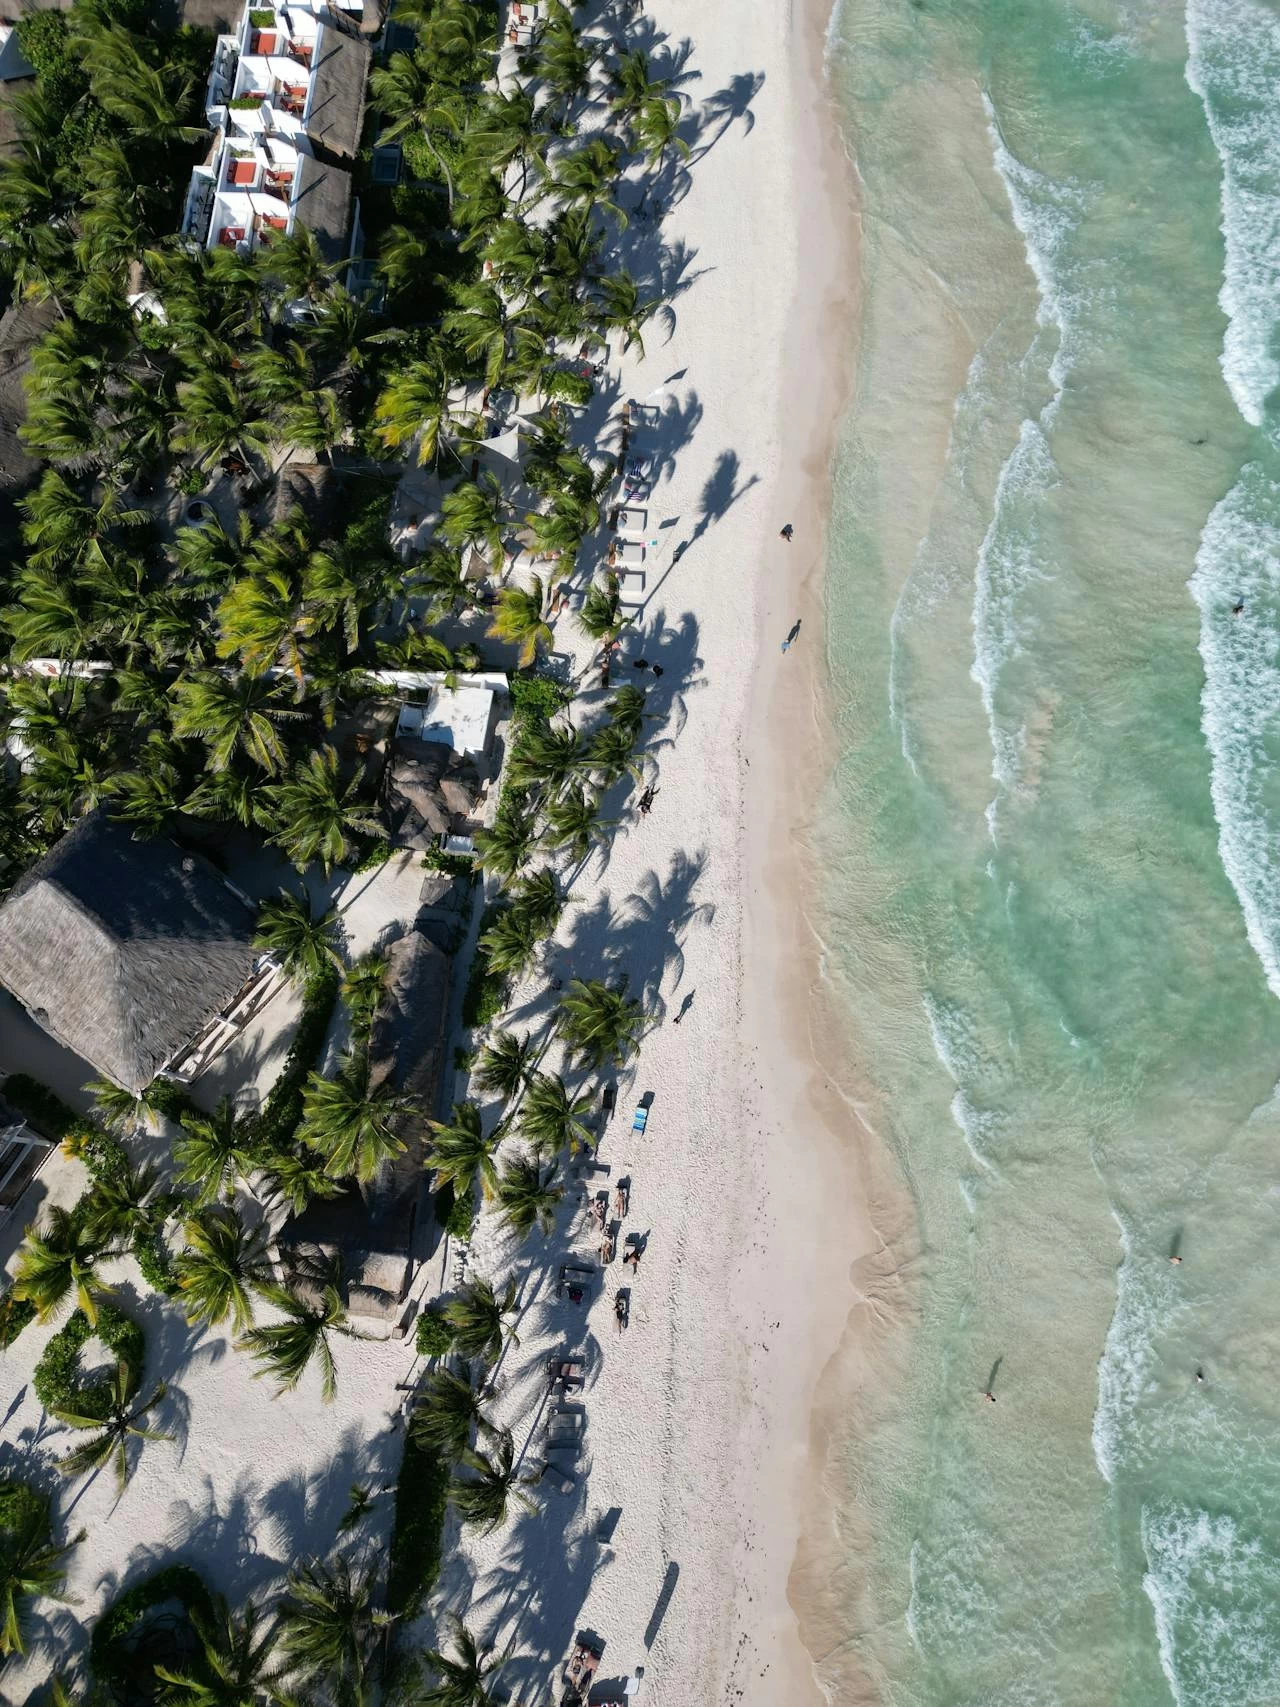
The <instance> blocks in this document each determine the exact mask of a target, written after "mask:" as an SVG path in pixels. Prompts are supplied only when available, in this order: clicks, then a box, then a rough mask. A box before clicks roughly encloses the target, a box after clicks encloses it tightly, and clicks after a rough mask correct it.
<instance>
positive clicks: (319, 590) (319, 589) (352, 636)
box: [302, 545, 403, 652]
mask: <svg viewBox="0 0 1280 1707" xmlns="http://www.w3.org/2000/svg"><path fill="white" fill-rule="evenodd" d="M393 565H394V568H393ZM402 580H403V569H402V567H401V565H400V564H399V563H396V562H395V560H394V559H390V560H388V559H385V558H382V557H380V556H378V555H376V554H374V553H372V552H367V551H366V552H358V551H351V550H348V549H346V548H345V547H343V546H341V545H332V546H329V547H328V548H326V549H325V550H323V551H316V552H313V553H312V554H311V557H310V559H309V561H308V563H307V566H306V570H305V572H304V574H303V577H302V593H303V598H304V600H305V603H306V617H305V622H304V625H305V632H306V633H308V634H316V633H319V634H325V633H328V632H330V631H332V632H334V633H337V634H341V636H342V640H343V642H344V644H345V645H346V648H347V651H348V652H355V651H357V650H358V649H359V646H360V638H361V635H360V631H361V627H362V626H365V627H369V628H372V627H376V625H377V620H378V617H379V615H380V614H381V612H382V609H383V607H384V606H385V605H386V603H387V600H388V597H389V595H391V594H393V593H395V592H397V591H399V587H400V584H401V582H402Z"/></svg>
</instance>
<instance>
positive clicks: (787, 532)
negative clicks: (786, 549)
mask: <svg viewBox="0 0 1280 1707" xmlns="http://www.w3.org/2000/svg"><path fill="white" fill-rule="evenodd" d="M795 531H796V530H795V528H794V527H792V525H791V523H790V522H788V523H787V525H786V527H784V528H783V530H782V532H781V534H779V536H778V537H779V538H780V539H785V540H786V542H787V544H788V545H790V544H791V536H792V534H793V533H794V532H795Z"/></svg>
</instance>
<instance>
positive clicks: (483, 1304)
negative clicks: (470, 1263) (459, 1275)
mask: <svg viewBox="0 0 1280 1707" xmlns="http://www.w3.org/2000/svg"><path fill="white" fill-rule="evenodd" d="M515 1301H516V1283H515V1281H514V1280H513V1281H511V1282H510V1283H509V1284H508V1286H507V1290H506V1291H505V1292H504V1293H503V1295H502V1297H501V1298H499V1297H498V1295H497V1293H496V1292H495V1291H494V1290H493V1287H492V1286H490V1284H489V1282H488V1281H487V1280H469V1281H468V1282H467V1284H466V1286H464V1287H463V1289H462V1291H461V1292H460V1293H459V1294H458V1296H457V1297H456V1298H451V1299H450V1300H449V1302H448V1303H447V1304H446V1305H445V1307H444V1319H445V1321H446V1322H448V1324H449V1326H450V1327H451V1328H452V1329H453V1345H454V1350H455V1351H456V1352H457V1353H458V1354H459V1356H461V1357H467V1358H473V1357H474V1358H481V1359H483V1360H484V1362H486V1363H493V1362H495V1361H496V1360H497V1357H498V1355H499V1353H500V1352H501V1350H502V1348H503V1346H504V1345H506V1343H507V1342H508V1340H510V1341H511V1343H512V1344H513V1345H519V1343H520V1341H519V1338H518V1336H517V1334H516V1331H515V1329H514V1327H512V1326H511V1325H510V1324H509V1323H508V1321H507V1317H508V1316H509V1315H510V1313H511V1311H512V1309H513V1307H514V1305H515Z"/></svg>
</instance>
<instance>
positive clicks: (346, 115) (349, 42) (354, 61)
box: [303, 19, 373, 225]
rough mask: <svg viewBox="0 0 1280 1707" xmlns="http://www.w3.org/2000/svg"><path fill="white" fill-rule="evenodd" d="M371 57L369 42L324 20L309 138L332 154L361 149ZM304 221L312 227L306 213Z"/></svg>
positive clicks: (315, 64) (314, 68)
mask: <svg viewBox="0 0 1280 1707" xmlns="http://www.w3.org/2000/svg"><path fill="white" fill-rule="evenodd" d="M372 58H373V52H372V49H371V48H370V46H369V44H368V42H365V41H360V40H358V39H357V38H355V37H353V36H349V35H345V34H344V33H343V30H342V26H341V25H340V24H338V23H336V22H330V21H329V19H326V20H325V22H324V24H323V26H322V28H321V31H320V40H319V42H318V44H317V47H316V52H315V56H314V58H313V59H312V61H311V99H310V103H309V105H308V107H307V135H308V136H309V137H310V138H311V140H312V141H313V142H317V143H319V144H320V146H321V147H322V148H327V149H328V150H329V152H330V153H331V154H341V155H344V156H345V157H346V158H347V159H353V158H354V157H355V153H356V150H357V149H358V148H359V146H360V129H361V126H362V125H363V123H364V100H365V85H366V84H367V83H368V81H369V66H370V63H371V61H372ZM303 218H304V220H306V223H307V224H308V225H310V224H311V221H310V220H309V219H307V218H306V215H305V214H304V215H303Z"/></svg>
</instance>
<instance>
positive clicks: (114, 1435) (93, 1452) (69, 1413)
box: [51, 1359, 173, 1499]
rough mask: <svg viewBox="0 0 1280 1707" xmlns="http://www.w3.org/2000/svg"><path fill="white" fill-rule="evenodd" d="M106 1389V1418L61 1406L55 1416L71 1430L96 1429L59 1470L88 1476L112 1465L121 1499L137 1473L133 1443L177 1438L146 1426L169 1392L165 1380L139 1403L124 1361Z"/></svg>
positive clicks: (135, 1385)
mask: <svg viewBox="0 0 1280 1707" xmlns="http://www.w3.org/2000/svg"><path fill="white" fill-rule="evenodd" d="M106 1386H107V1389H108V1392H109V1394H110V1398H109V1402H108V1407H107V1414H106V1416H105V1417H86V1416H81V1415H80V1414H79V1413H78V1412H77V1411H74V1410H69V1409H68V1410H61V1409H58V1408H57V1407H55V1408H54V1409H53V1411H52V1413H51V1414H52V1415H53V1416H55V1417H56V1418H57V1419H58V1421H59V1422H63V1423H66V1424H67V1426H68V1427H69V1428H86V1429H93V1430H94V1436H93V1439H92V1440H86V1441H85V1443H84V1445H83V1446H77V1447H75V1448H74V1449H73V1450H72V1451H70V1452H68V1453H67V1455H66V1457H65V1458H59V1460H58V1469H59V1470H60V1471H61V1472H62V1474H63V1475H64V1476H84V1475H87V1474H89V1473H90V1472H91V1471H94V1470H100V1469H102V1467H103V1466H104V1465H106V1464H111V1465H113V1466H114V1468H115V1473H116V1497H117V1499H118V1498H119V1497H120V1495H121V1494H123V1493H124V1490H125V1486H126V1484H127V1483H128V1480H129V1477H130V1475H131V1474H132V1471H133V1466H132V1464H131V1463H130V1446H131V1444H132V1443H133V1441H135V1440H172V1439H173V1436H172V1435H171V1434H165V1433H163V1432H162V1431H161V1430H159V1429H151V1428H144V1427H143V1426H142V1420H143V1418H144V1417H147V1416H149V1415H150V1414H151V1412H152V1411H154V1410H155V1408H156V1406H157V1405H158V1404H160V1403H161V1402H162V1401H163V1400H164V1398H165V1395H166V1394H167V1393H168V1391H169V1389H168V1388H167V1387H166V1386H165V1384H164V1382H163V1381H161V1382H159V1383H158V1385H157V1386H156V1388H155V1391H154V1392H153V1393H152V1395H151V1397H150V1398H149V1399H144V1400H142V1401H141V1402H139V1403H135V1399H136V1396H137V1387H138V1383H137V1379H136V1377H135V1376H134V1375H133V1372H132V1371H131V1370H130V1368H129V1365H128V1364H127V1363H126V1362H125V1361H124V1360H123V1359H121V1360H120V1362H119V1363H117V1364H116V1366H115V1369H114V1370H113V1371H112V1373H111V1375H110V1376H109V1377H108V1379H107V1381H106Z"/></svg>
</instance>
